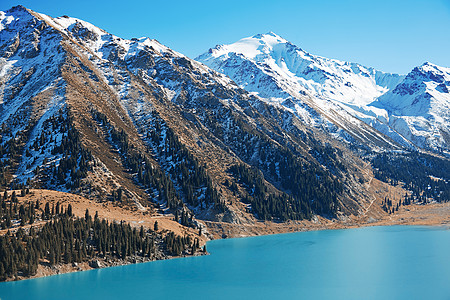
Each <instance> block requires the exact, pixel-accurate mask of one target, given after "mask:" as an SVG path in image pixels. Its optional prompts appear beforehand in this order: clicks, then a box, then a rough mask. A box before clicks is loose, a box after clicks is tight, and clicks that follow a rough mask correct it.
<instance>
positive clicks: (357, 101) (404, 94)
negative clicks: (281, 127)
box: [197, 32, 450, 152]
mask: <svg viewBox="0 0 450 300" xmlns="http://www.w3.org/2000/svg"><path fill="white" fill-rule="evenodd" d="M197 60H199V61H201V62H203V63H205V64H206V65H208V66H209V67H211V68H213V69H215V70H217V71H219V72H222V73H224V74H226V75H228V76H230V78H231V79H233V80H234V81H235V82H236V83H238V84H239V85H240V86H241V87H242V88H244V89H246V90H247V91H249V92H253V93H257V94H258V95H259V96H261V97H262V98H265V99H266V101H269V102H272V103H273V102H275V103H279V104H280V105H282V106H284V107H285V108H286V109H288V110H290V111H292V112H293V113H294V114H296V115H297V117H299V118H300V119H302V120H303V121H304V122H307V123H308V124H311V125H313V126H316V127H321V128H322V129H324V130H326V131H328V132H333V131H330V129H329V128H330V126H329V125H328V124H329V123H332V124H334V125H336V126H337V127H338V128H340V129H342V130H343V131H344V132H345V133H346V134H350V135H351V136H352V137H353V138H354V139H356V140H358V141H360V142H362V143H363V144H366V145H370V147H371V148H377V147H380V148H381V149H396V148H397V149H398V147H399V146H400V147H406V148H410V149H411V148H413V149H427V150H431V151H435V152H440V151H445V152H448V150H449V143H448V142H449V140H448V136H449V134H448V133H449V130H450V129H449V123H450V122H449V121H450V119H449V107H450V96H449V95H450V94H449V92H448V87H449V78H450V70H449V69H448V68H443V67H438V66H435V65H433V64H430V63H425V64H424V65H422V66H420V67H417V68H415V69H414V70H413V71H411V73H409V74H408V75H407V76H403V75H397V74H389V73H384V72H381V71H377V70H375V69H373V68H368V67H364V66H361V65H359V64H356V63H349V62H342V61H338V60H334V59H328V58H323V57H319V56H316V55H312V54H310V53H308V52H306V51H304V50H302V49H300V48H299V47H297V46H295V45H293V44H291V43H290V42H288V41H287V40H285V39H283V38H281V37H280V36H278V35H276V34H274V33H272V32H270V33H267V34H258V35H255V36H252V37H249V38H244V39H242V40H240V41H238V42H236V43H234V44H230V45H219V46H216V47H215V48H213V49H210V50H209V51H208V52H206V53H204V54H202V55H200V56H199V57H198V58H197ZM438 112H440V113H438ZM365 125H369V126H365ZM340 137H341V138H343V139H344V140H348V139H347V138H346V136H345V134H344V135H341V136H340Z"/></svg>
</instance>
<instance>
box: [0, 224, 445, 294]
mask: <svg viewBox="0 0 450 300" xmlns="http://www.w3.org/2000/svg"><path fill="white" fill-rule="evenodd" d="M207 247H208V251H209V252H210V253H211V255H209V256H204V257H192V258H182V259H174V260H167V261H158V262H150V263H145V264H137V265H130V266H124V267H114V268H108V269H101V270H92V271H87V272H80V273H72V274H64V275H58V276H52V277H47V278H39V279H33V280H25V281H20V282H9V283H1V284H0V298H1V299H2V300H9V299H11V300H13V299H14V300H18V299H408V300H410V299H447V300H449V299H450V230H448V229H445V228H437V227H408V226H396V227H372V228H362V229H350V230H333V231H317V232H304V233H292V234H281V235H274V236H263V237H252V238H243V239H229V240H219V241H212V242H209V243H208V245H207Z"/></svg>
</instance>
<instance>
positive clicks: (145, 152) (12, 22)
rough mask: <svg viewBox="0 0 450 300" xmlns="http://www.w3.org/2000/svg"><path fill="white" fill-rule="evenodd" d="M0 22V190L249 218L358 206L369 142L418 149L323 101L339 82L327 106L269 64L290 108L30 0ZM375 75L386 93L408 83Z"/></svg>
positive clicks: (161, 49) (364, 190)
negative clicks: (42, 10)
mask: <svg viewBox="0 0 450 300" xmlns="http://www.w3.org/2000/svg"><path fill="white" fill-rule="evenodd" d="M0 22H1V26H0V74H1V75H0V80H1V86H0V96H1V98H0V99H1V100H0V101H1V104H0V126H1V128H0V134H1V139H0V155H1V160H0V163H1V166H0V167H1V170H0V171H1V172H0V184H1V187H0V188H1V189H10V188H16V189H20V188H26V187H30V188H31V187H33V188H47V189H54V190H60V191H67V192H71V193H75V194H79V195H83V196H86V197H88V198H90V199H94V200H96V201H100V202H103V201H111V202H114V203H115V204H117V205H120V206H133V207H137V208H138V209H140V210H150V211H152V210H156V209H158V208H168V209H169V210H170V211H171V212H173V213H174V214H176V215H178V213H179V212H182V213H183V215H184V216H185V219H186V216H187V215H186V214H185V213H186V212H189V215H190V216H195V217H196V218H198V219H204V220H212V221H225V222H230V223H239V224H242V223H247V222H250V220H252V219H255V218H256V219H258V220H270V221H276V222H282V221H286V220H301V219H310V218H312V217H313V216H314V215H315V214H318V215H322V216H324V217H338V216H340V215H351V214H354V215H358V214H360V213H361V211H362V209H363V207H365V205H366V204H367V203H369V202H370V200H371V199H372V197H373V195H372V193H373V191H371V190H369V189H368V186H369V184H367V182H368V180H369V179H368V177H367V176H368V175H367V172H366V171H367V170H366V169H367V168H370V166H368V164H367V163H366V162H365V161H363V160H362V159H361V158H360V156H359V154H360V152H359V150H360V149H362V148H363V149H365V150H364V151H365V153H367V152H370V151H369V150H370V149H373V148H376V149H377V150H379V149H388V150H399V149H400V150H404V149H406V148H404V147H409V148H411V147H412V148H414V147H417V145H416V144H414V143H413V142H411V140H408V139H405V136H404V135H402V136H401V137H400V136H393V135H389V134H387V133H389V132H390V131H389V130H391V129H392V128H391V129H389V130H387V131H386V132H383V131H382V130H378V129H377V128H375V126H373V127H372V126H371V123H370V122H368V123H367V122H366V123H365V122H363V121H365V120H360V119H358V118H356V117H355V116H354V115H352V114H351V113H350V112H349V111H348V110H347V109H344V108H342V107H341V106H337V104H336V103H334V102H332V101H331V100H330V99H326V97H325V96H326V95H329V93H328V92H329V90H330V89H331V87H330V85H326V86H327V87H328V89H329V90H327V91H326V92H323V93H322V96H323V97H322V98H321V100H320V101H322V102H323V103H325V104H326V105H325V106H324V107H322V108H320V109H319V106H320V103H322V102H317V103H319V104H317V103H316V104H314V103H315V102H314V101H313V99H314V97H316V96H317V95H312V94H311V93H310V91H308V90H307V89H305V88H302V89H301V90H302V92H301V93H300V92H298V91H299V90H298V91H296V92H295V93H294V92H292V90H290V91H291V92H292V93H291V92H289V91H283V90H280V87H283V85H280V84H279V83H280V82H281V81H277V80H278V79H276V78H275V79H274V77H271V78H269V77H270V76H269V75H270V74H269V75H268V74H265V75H264V76H266V77H265V78H267V81H266V83H267V84H268V85H267V86H271V84H275V85H276V86H278V90H276V89H274V90H273V91H274V93H278V94H277V95H275V96H276V97H278V98H280V99H281V98H283V97H284V99H283V101H282V105H279V103H273V102H270V101H267V99H266V98H264V95H265V94H264V93H263V92H262V91H259V92H260V94H259V96H255V95H254V93H250V92H254V91H255V90H252V89H250V88H248V87H250V86H256V84H253V85H246V84H243V81H242V80H240V79H239V78H237V77H233V76H231V75H230V73H229V72H228V71H227V72H225V74H227V75H230V76H231V79H233V80H235V81H236V82H237V83H238V84H239V85H238V84H236V83H235V82H234V81H233V80H231V79H230V78H228V77H227V76H225V75H224V74H221V73H219V72H217V71H214V70H212V69H210V68H209V67H207V66H205V65H203V64H202V63H199V62H197V61H195V60H192V59H189V58H187V57H186V56H184V55H182V54H180V53H177V52H175V51H173V50H172V49H170V48H167V47H165V46H164V45H162V44H160V43H159V42H158V41H156V40H152V39H148V38H141V39H131V40H125V39H121V38H119V37H116V36H114V35H112V34H110V33H107V32H106V31H104V30H102V29H99V28H97V27H95V26H94V25H92V24H89V23H87V22H84V21H82V20H78V19H75V18H70V17H67V16H63V17H59V18H51V17H49V16H46V15H43V14H39V13H36V12H33V11H31V10H28V9H26V8H24V7H22V6H17V7H14V8H12V9H10V10H8V11H5V12H2V13H1V14H0ZM289 47H291V48H292V47H293V46H289ZM294 50H295V49H294ZM211 53H214V51H211ZM305 55H306V54H305ZM239 57H240V58H242V57H241V56H239ZM205 62H206V60H205ZM247 64H250V63H249V62H247ZM298 64H299V63H297V65H298ZM300 65H301V63H300ZM211 66H212V67H214V66H215V65H214V64H212V65H211ZM249 66H250V65H249ZM349 68H352V69H355V68H356V69H358V68H359V71H358V72H360V73H363V72H366V71H365V70H362V69H361V68H360V67H359V66H357V65H351V66H349ZM223 70H225V69H220V70H219V71H223ZM313 71H314V70H313ZM313 71H309V72H313ZM316 71H317V70H316ZM367 72H369V73H370V74H371V75H370V74H369V75H370V76H372V75H373V76H375V77H376V78H378V80H379V83H377V84H379V86H383V87H385V88H389V89H390V88H392V87H393V86H394V85H395V84H398V83H399V82H401V81H402V80H403V79H404V80H407V79H408V77H407V78H404V77H403V76H397V75H392V74H391V75H389V74H384V75H383V74H382V73H380V72H378V71H375V70H373V69H370V70H369V71H367ZM241 73H243V72H241ZM267 76H269V77H267ZM330 76H331V75H330ZM361 76H363V75H361ZM364 76H365V75H364ZM443 76H444V75H443ZM445 76H446V75H445ZM445 76H444V77H445ZM445 78H446V77H445ZM283 80H284V81H283V82H284V83H283V84H284V86H286V84H287V83H286V82H287V81H286V80H285V79H283ZM269 83H270V84H269ZM444 85H445V84H444ZM244 88H245V89H244ZM334 88H338V87H334ZM246 89H247V90H246ZM379 90H380V89H379V88H377V86H375V87H374V89H373V91H374V93H375V92H376V93H378V92H377V91H379ZM441 90H442V89H441ZM266 91H267V90H266ZM376 93H375V94H376ZM354 94H355V93H354ZM324 95H325V96H324ZM352 95H353V94H352ZM377 95H378V94H377ZM260 96H261V97H260ZM344 96H345V95H344ZM344 96H343V97H344ZM355 97H356V96H355ZM355 97H354V99H356V98H355ZM386 97H387V96H386ZM302 101H303V102H302ZM318 101H319V100H318ZM379 101H380V103H384V102H383V101H384V100H383V101H382V99H380V100H379ZM355 102H357V101H356V100H355ZM330 103H331V104H330ZM327 105H328V106H327ZM326 107H329V108H330V109H329V110H327V109H325V108H326ZM301 112H307V113H305V114H302V113H301ZM342 120H344V121H345V122H340V121H342ZM377 120H379V119H377ZM336 124H344V126H341V127H339V125H336ZM345 124H347V125H345ZM355 124H356V125H355ZM383 128H384V127H383ZM386 128H387V127H386ZM389 128H390V127H389ZM446 130H447V129H445V128H443V127H442V128H441V132H442V133H443V134H442V136H445V132H447V131H446ZM411 145H413V146H411ZM439 145H443V146H442V149H444V150H445V149H446V148H445V147H446V146H445V145H444V144H442V143H441V144H439ZM355 147H356V150H355ZM358 147H360V148H358ZM371 147H373V148H371ZM383 147H384V148H383ZM368 149H369V150H368ZM378 161H379V160H374V163H377V162H378ZM380 172H381V171H380ZM377 174H378V175H377V176H379V177H380V179H382V180H384V181H386V182H389V180H387V179H386V178H387V177H389V178H391V177H392V175H391V174H390V173H389V172H388V171H383V173H382V174H381V173H377ZM385 177H386V178H385ZM441 200H443V199H441ZM64 222H65V221H64ZM83 226H85V225H83Z"/></svg>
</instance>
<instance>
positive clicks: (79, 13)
mask: <svg viewBox="0 0 450 300" xmlns="http://www.w3.org/2000/svg"><path fill="white" fill-rule="evenodd" d="M17 4H22V5H24V6H25V7H27V8H30V9H32V10H35V11H37V12H41V13H44V14H47V15H50V16H52V17H58V16H62V15H69V16H72V17H77V18H80V19H83V20H85V21H88V22H91V23H93V24H94V25H96V26H98V27H101V28H103V29H105V30H106V31H108V32H111V33H113V34H115V35H117V36H120V37H123V38H132V37H141V36H148V37H151V38H156V39H157V40H159V41H160V42H161V43H163V44H165V45H167V46H169V47H171V48H173V49H174V50H176V51H178V52H181V53H183V54H185V55H187V56H189V57H191V58H195V57H196V56H197V55H199V54H201V53H203V52H205V51H207V50H208V49H209V48H211V47H214V46H215V45H216V44H227V43H232V42H235V41H237V40H239V39H241V38H243V37H247V36H251V35H254V34H257V33H266V32H268V31H273V32H275V33H277V34H279V35H281V36H282V37H284V38H285V39H287V40H289V41H291V42H292V43H294V44H296V45H297V46H300V47H301V48H303V49H304V50H306V51H308V52H310V53H312V54H316V55H321V56H325V57H329V58H336V59H340V60H346V61H351V62H358V63H361V64H363V65H366V66H372V67H375V68H377V69H380V70H382V71H386V72H395V73H403V74H404V73H407V72H409V71H410V70H411V69H412V68H413V67H414V66H417V65H420V64H422V63H423V62H425V61H430V62H432V63H435V64H437V65H441V66H446V67H450V0H423V1H415V0H399V1H395V0H377V1H375V0H373V1H362V0H360V1H357V0H327V1H326V0H323V1H320V0H317V1H313V0H311V1H301V0H276V1H275V0H271V1H266V0H259V1H245V0H224V1H214V0H210V1H194V0H191V1H190V0H184V1H178V0H173V1H170V0H159V1H154V0H148V1H146V0H128V1H127V0H123V1H120V2H117V1H104V0H72V1H65V0H59V1H56V0H51V1H50V0H49V1H47V0H23V1H21V2H18V1H11V0H2V1H1V3H0V10H6V9H8V8H10V7H11V6H14V5H17Z"/></svg>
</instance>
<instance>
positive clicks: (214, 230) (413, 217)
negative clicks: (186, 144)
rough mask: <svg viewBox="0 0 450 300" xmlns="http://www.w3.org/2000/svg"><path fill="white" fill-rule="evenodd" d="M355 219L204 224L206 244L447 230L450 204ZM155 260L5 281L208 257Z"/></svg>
mask: <svg viewBox="0 0 450 300" xmlns="http://www.w3.org/2000/svg"><path fill="white" fill-rule="evenodd" d="M364 217H365V218H364V219H363V218H361V217H355V218H353V219H352V218H349V219H347V220H344V221H339V220H336V219H333V220H328V219H325V218H322V217H317V218H314V220H313V221H288V222H285V223H273V222H261V221H258V222H255V224H246V225H243V224H230V223H223V222H211V221H203V222H204V223H205V224H206V226H207V229H208V233H209V239H208V240H209V241H211V240H218V239H226V238H245V237H254V236H262V235H272V234H286V233H295V232H308V231H319V230H336V229H355V228H364V227H376V226H398V225H405V226H444V227H448V228H450V203H432V204H427V205H417V204H413V205H410V206H408V207H406V208H403V209H402V210H401V211H399V212H398V213H397V214H395V215H386V216H383V217H382V218H380V219H378V220H376V219H374V218H373V217H368V216H364ZM160 254H161V255H159V256H158V257H154V258H143V257H134V256H133V257H128V258H126V259H111V258H108V257H107V258H96V259H95V260H98V261H99V262H100V265H99V267H92V265H91V264H90V263H91V262H89V261H86V262H82V263H79V264H59V265H57V266H53V267H50V266H45V265H44V263H40V265H39V267H38V271H37V273H36V275H34V276H31V277H23V278H20V277H19V278H18V279H15V278H11V279H9V280H7V281H5V282H11V281H19V280H20V281H21V280H29V279H36V278H43V277H48V276H54V275H61V274H67V273H74V272H83V271H88V270H95V269H102V268H109V267H115V266H125V265H131V264H137V263H147V262H152V261H157V260H167V259H175V258H184V257H193V256H203V255H209V254H208V253H203V252H201V251H198V252H196V253H195V254H194V255H187V254H185V255H181V256H170V255H166V254H164V253H160Z"/></svg>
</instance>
